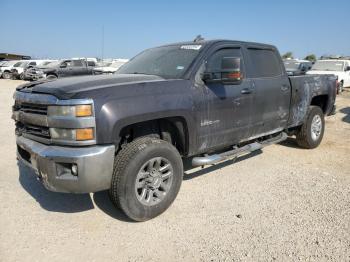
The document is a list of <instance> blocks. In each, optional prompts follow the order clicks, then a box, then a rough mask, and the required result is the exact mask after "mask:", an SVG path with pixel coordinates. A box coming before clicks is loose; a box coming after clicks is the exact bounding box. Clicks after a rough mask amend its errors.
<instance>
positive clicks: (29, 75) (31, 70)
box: [24, 60, 57, 81]
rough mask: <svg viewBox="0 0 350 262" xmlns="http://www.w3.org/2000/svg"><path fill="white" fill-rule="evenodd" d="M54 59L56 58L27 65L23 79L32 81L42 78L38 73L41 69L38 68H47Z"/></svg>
mask: <svg viewBox="0 0 350 262" xmlns="http://www.w3.org/2000/svg"><path fill="white" fill-rule="evenodd" d="M56 61H57V60H42V61H41V62H38V63H37V65H36V66H29V67H28V68H26V69H25V70H24V80H30V81H33V80H37V79H40V78H42V77H41V76H40V75H39V72H40V71H41V70H40V68H47V67H48V65H49V64H50V63H53V62H56ZM37 72H38V73H37Z"/></svg>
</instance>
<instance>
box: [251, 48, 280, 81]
mask: <svg viewBox="0 0 350 262" xmlns="http://www.w3.org/2000/svg"><path fill="white" fill-rule="evenodd" d="M248 56H249V58H250V61H251V70H250V72H249V75H250V77H252V78H261V77H276V76H280V75H282V73H283V72H282V67H281V64H280V59H279V57H278V56H277V54H276V52H275V51H274V50H272V49H259V48H248Z"/></svg>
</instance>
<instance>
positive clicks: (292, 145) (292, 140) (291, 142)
mask: <svg viewBox="0 0 350 262" xmlns="http://www.w3.org/2000/svg"><path fill="white" fill-rule="evenodd" d="M279 144H280V145H282V146H286V147H290V148H297V149H301V147H300V146H298V144H297V141H296V139H295V138H293V137H288V138H287V139H286V140H284V141H283V142H281V143H279Z"/></svg>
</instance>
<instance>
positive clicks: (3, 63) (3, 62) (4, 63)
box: [0, 61, 7, 78]
mask: <svg viewBox="0 0 350 262" xmlns="http://www.w3.org/2000/svg"><path fill="white" fill-rule="evenodd" d="M6 63H7V61H0V78H1V74H2V71H1V68H2V67H3V66H5V65H6Z"/></svg>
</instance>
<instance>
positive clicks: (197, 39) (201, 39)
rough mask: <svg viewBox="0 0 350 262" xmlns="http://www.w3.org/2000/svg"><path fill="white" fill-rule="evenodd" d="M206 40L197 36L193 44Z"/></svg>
mask: <svg viewBox="0 0 350 262" xmlns="http://www.w3.org/2000/svg"><path fill="white" fill-rule="evenodd" d="M203 40H204V38H203V37H202V36H201V35H197V36H196V38H195V39H194V40H193V42H195V43H196V42H200V41H203Z"/></svg>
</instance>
